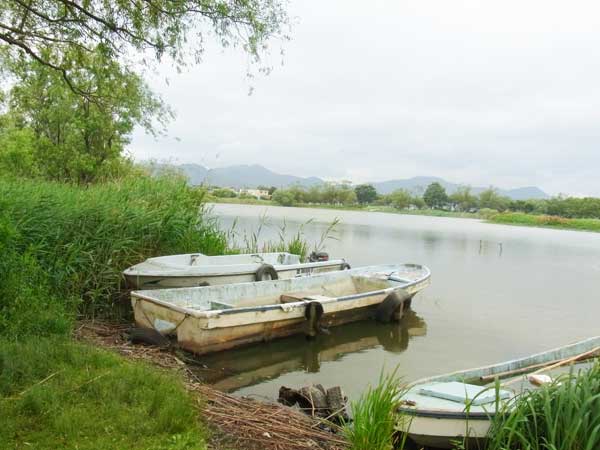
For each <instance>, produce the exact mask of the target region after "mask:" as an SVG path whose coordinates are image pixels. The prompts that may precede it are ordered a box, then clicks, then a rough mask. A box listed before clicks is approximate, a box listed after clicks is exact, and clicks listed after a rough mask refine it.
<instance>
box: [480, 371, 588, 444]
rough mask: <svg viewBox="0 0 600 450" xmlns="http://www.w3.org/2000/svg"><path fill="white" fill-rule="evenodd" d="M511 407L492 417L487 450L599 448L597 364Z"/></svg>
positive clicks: (558, 381)
mask: <svg viewBox="0 0 600 450" xmlns="http://www.w3.org/2000/svg"><path fill="white" fill-rule="evenodd" d="M513 406H514V408H513V409H510V410H509V412H508V413H507V414H499V415H497V416H496V417H497V419H496V420H495V422H494V424H493V426H492V429H491V433H490V439H489V444H488V450H513V449H514V450H517V449H518V450H521V449H523V450H595V449H598V448H600V362H596V364H595V365H594V366H593V367H592V369H590V370H589V371H583V372H579V373H578V372H575V371H574V370H572V371H571V373H569V374H565V375H563V376H561V377H558V378H557V379H556V380H555V381H554V382H553V383H552V384H551V385H549V386H546V387H543V388H540V389H537V390H534V391H531V392H530V393H529V394H525V395H524V396H521V397H518V398H517V400H516V401H515V403H514V405H513Z"/></svg>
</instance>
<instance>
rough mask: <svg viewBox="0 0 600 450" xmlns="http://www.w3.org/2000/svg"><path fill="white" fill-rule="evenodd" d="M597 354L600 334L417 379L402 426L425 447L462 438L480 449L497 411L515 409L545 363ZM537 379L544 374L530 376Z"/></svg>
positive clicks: (448, 444) (549, 365) (402, 414)
mask: <svg viewBox="0 0 600 450" xmlns="http://www.w3.org/2000/svg"><path fill="white" fill-rule="evenodd" d="M598 354H600V336H598V337H593V338H589V339H586V340H583V341H580V342H576V343H574V344H570V345H566V346H564V347H559V348H555V349H553V350H549V351H546V352H542V353H537V354H535V355H531V356H527V357H525V358H520V359H515V360H511V361H506V362H502V363H499V364H494V365H490V366H484V367H479V368H476V369H468V370H462V371H458V372H453V373H449V374H444V375H439V376H435V377H431V378H425V379H421V380H418V381H415V382H413V383H411V384H409V385H408V387H407V389H408V391H407V392H406V393H405V394H404V395H403V396H402V398H401V406H400V408H399V413H400V415H399V417H400V419H399V421H398V425H397V428H398V430H399V431H401V432H404V433H407V434H408V436H409V437H410V438H411V439H412V440H413V441H414V442H416V443H417V444H419V445H421V446H426V447H434V448H454V447H455V445H456V443H457V442H463V441H464V440H467V441H469V442H468V444H470V446H469V447H468V448H480V447H479V446H481V445H482V444H483V441H484V440H485V439H486V437H487V435H488V432H489V429H490V425H491V423H492V421H493V419H494V417H495V415H496V414H497V413H498V411H502V412H504V411H507V410H510V405H512V400H513V399H514V398H515V397H516V396H517V395H519V394H520V393H522V392H523V391H524V390H528V389H532V388H533V386H532V385H531V384H530V383H529V380H528V378H527V377H528V376H529V377H531V376H532V375H531V374H532V373H535V372H536V371H542V370H545V369H544V368H547V369H551V368H553V367H556V368H557V369H556V370H560V369H558V366H563V367H565V363H569V362H575V361H576V360H580V359H583V358H584V357H585V358H589V357H592V356H597V355H598ZM528 374H529V375H528ZM507 377H511V378H512V379H511V380H509V381H508V382H501V383H500V384H499V389H496V388H495V379H496V378H497V379H503V378H507ZM537 379H539V376H538V378H532V379H531V380H530V381H533V382H535V381H536V380H537ZM515 385H516V386H517V387H513V386H515Z"/></svg>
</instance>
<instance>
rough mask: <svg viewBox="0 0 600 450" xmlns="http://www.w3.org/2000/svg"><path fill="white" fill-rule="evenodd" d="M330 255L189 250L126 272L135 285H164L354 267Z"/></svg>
mask: <svg viewBox="0 0 600 450" xmlns="http://www.w3.org/2000/svg"><path fill="white" fill-rule="evenodd" d="M326 255H327V254H323V253H319V254H316V257H315V258H314V259H315V260H311V261H309V262H305V263H302V262H300V257H299V256H298V255H292V254H291V253H285V252H282V253H254V254H243V255H221V256H207V255H203V254H201V253H188V254H183V255H170V256H159V257H157V258H149V259H147V260H146V261H144V262H142V263H139V264H136V265H135V266H132V267H130V268H129V269H127V270H125V271H124V272H123V275H125V279H126V281H127V285H128V286H129V287H130V288H132V289H161V288H177V287H192V286H206V285H211V286H212V285H215V284H231V283H244V282H249V281H262V280H271V279H287V278H294V277H298V276H304V275H312V274H317V273H322V272H330V271H336V270H344V269H349V268H350V265H349V264H348V263H347V262H346V261H345V260H344V259H332V260H329V259H326V260H324V257H326ZM319 256H321V258H319ZM327 258H328V257H327Z"/></svg>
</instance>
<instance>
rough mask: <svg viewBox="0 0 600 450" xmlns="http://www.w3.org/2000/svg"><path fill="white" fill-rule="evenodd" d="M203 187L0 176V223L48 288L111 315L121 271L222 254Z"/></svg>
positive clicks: (85, 308)
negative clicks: (184, 256)
mask: <svg viewBox="0 0 600 450" xmlns="http://www.w3.org/2000/svg"><path fill="white" fill-rule="evenodd" d="M203 195H204V192H203V191H202V190H198V189H194V188H190V187H188V186H187V184H186V183H185V181H184V180H183V179H180V178H177V177H173V176H171V177H163V178H150V177H143V176H142V177H131V178H126V179H123V180H118V181H112V182H106V183H103V184H97V185H91V186H88V187H82V186H77V185H69V184H61V183H53V182H47V181H40V180H6V179H0V222H3V223H4V228H5V229H6V230H9V231H6V232H5V234H7V233H10V234H11V237H10V239H9V241H10V245H11V247H12V249H13V251H15V252H17V253H18V254H20V255H30V258H31V259H32V261H33V262H32V264H37V266H38V267H39V268H40V269H41V270H43V271H44V272H45V273H46V274H47V278H48V279H47V286H46V288H47V289H46V290H47V291H48V292H49V293H51V294H52V295H55V296H59V297H61V298H63V299H69V298H77V299H78V302H79V305H80V307H79V310H80V312H83V313H85V314H86V315H93V314H98V313H100V314H105V313H112V312H114V306H115V304H116V303H117V302H118V301H119V298H120V294H121V291H120V287H121V285H120V282H121V279H122V278H121V272H122V271H123V270H124V269H125V268H127V267H128V266H130V265H132V264H135V263H138V262H140V261H143V260H144V259H146V258H148V257H151V256H157V255H165V254H173V253H187V252H203V253H207V254H218V253H223V251H224V249H225V247H226V238H225V235H224V234H223V233H221V232H220V231H219V230H218V228H217V226H216V224H215V223H214V222H212V221H210V220H207V219H205V217H204V215H203V214H202V213H201V210H200V207H201V204H202V201H203Z"/></svg>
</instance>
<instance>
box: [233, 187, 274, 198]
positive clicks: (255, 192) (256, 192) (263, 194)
mask: <svg viewBox="0 0 600 450" xmlns="http://www.w3.org/2000/svg"><path fill="white" fill-rule="evenodd" d="M239 193H240V195H250V196H252V197H256V198H257V199H261V198H266V199H270V198H271V196H270V195H269V191H267V190H264V189H240V191H239Z"/></svg>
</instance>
